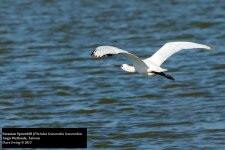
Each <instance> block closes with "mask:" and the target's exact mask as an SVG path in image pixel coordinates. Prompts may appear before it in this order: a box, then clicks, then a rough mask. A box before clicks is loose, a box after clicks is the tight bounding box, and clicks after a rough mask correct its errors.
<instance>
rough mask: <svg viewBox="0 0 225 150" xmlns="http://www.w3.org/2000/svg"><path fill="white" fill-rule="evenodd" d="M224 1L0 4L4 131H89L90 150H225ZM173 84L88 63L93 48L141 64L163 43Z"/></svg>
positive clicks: (9, 0)
mask: <svg viewBox="0 0 225 150" xmlns="http://www.w3.org/2000/svg"><path fill="white" fill-rule="evenodd" d="M224 12H225V3H224V2H223V1H222V0H198V1H194V0H190V1H185V0H181V1H178V0H168V1H158V0H153V1H145V0H140V1H135V0H130V1H120V0H114V1H110V0H106V1H102V0H98V1H89V0H66V1H59V0H58V1H56V0H39V1H30V0H23V1H22V0H21V1H13V0H0V87H1V90H0V114H1V115H0V120H1V127H46V128H48V127H49V128H52V127H87V128H88V149H98V148H102V149H191V150H192V149H204V150H206V149H208V150H212V149H221V150H223V149H225V120H224V118H225V74H224V71H225V63H224V62H225V61H224V58H225V51H224V40H225V32H224V29H225V19H224V18H225V13H224ZM170 41H191V42H197V43H202V44H208V45H213V46H214V50H213V51H208V50H197V49H193V50H186V51H181V52H179V53H177V54H175V55H174V56H172V57H171V58H170V59H169V60H167V61H166V62H165V63H164V64H163V66H162V67H163V68H166V69H168V74H170V75H172V76H173V77H174V78H175V79H176V81H171V80H168V79H165V78H162V77H160V76H155V77H151V78H148V77H144V76H141V75H139V74H129V73H126V72H123V71H122V70H120V69H119V68H115V67H111V66H109V64H122V63H128V64H130V62H129V61H127V60H126V59H125V58H123V57H122V56H114V57H111V58H103V59H99V60H95V59H92V58H91V56H90V54H91V52H92V51H93V50H94V49H95V48H96V47H97V46H99V45H112V46H116V47H119V48H122V49H126V50H129V52H132V53H134V54H136V55H137V56H139V57H141V58H147V57H149V56H151V55H152V54H154V52H155V51H156V50H158V49H159V48H160V47H161V46H162V45H163V44H164V43H166V42H170Z"/></svg>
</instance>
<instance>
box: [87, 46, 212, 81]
mask: <svg viewBox="0 0 225 150" xmlns="http://www.w3.org/2000/svg"><path fill="white" fill-rule="evenodd" d="M194 48H199V49H208V50H212V47H210V46H207V45H203V44H198V43H193V42H168V43H166V44H165V45H164V46H162V47H161V48H160V49H159V50H158V51H157V52H156V53H155V54H154V55H152V56H151V57H149V58H147V59H144V60H141V59H140V58H139V57H137V56H135V55H134V54H131V53H129V52H127V51H125V50H122V49H119V48H117V47H113V46H99V47H97V48H96V49H95V50H94V51H93V52H92V53H91V55H92V57H93V58H100V57H103V56H111V55H113V54H122V55H124V56H126V57H127V58H128V59H129V60H130V61H131V62H132V63H133V66H130V65H127V64H122V65H121V66H120V67H121V69H122V70H124V71H126V72H138V73H140V74H143V75H147V76H152V75H161V76H163V77H165V78H167V79H170V80H174V78H173V77H172V76H170V75H168V74H165V73H164V72H165V71H167V69H163V68H161V67H160V66H161V65H162V63H163V62H164V61H165V60H166V59H167V58H169V57H170V56H171V55H173V54H174V53H176V52H178V51H180V50H183V49H194Z"/></svg>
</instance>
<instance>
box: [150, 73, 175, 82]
mask: <svg viewBox="0 0 225 150" xmlns="http://www.w3.org/2000/svg"><path fill="white" fill-rule="evenodd" d="M152 73H155V74H157V75H160V76H163V77H165V78H167V79H170V80H173V81H174V80H175V79H174V78H173V77H172V76H171V75H168V74H165V73H163V72H155V71H153V72H152Z"/></svg>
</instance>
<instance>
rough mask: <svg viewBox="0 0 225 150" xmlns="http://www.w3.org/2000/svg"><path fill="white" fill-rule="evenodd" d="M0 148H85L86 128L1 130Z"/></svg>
mask: <svg viewBox="0 0 225 150" xmlns="http://www.w3.org/2000/svg"><path fill="white" fill-rule="evenodd" d="M2 148H87V128H2Z"/></svg>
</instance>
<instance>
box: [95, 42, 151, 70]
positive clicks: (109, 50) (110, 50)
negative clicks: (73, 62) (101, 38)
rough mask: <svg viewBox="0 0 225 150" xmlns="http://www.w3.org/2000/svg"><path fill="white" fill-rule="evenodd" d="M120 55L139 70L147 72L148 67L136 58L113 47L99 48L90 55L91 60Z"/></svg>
mask: <svg viewBox="0 0 225 150" xmlns="http://www.w3.org/2000/svg"><path fill="white" fill-rule="evenodd" d="M114 54H122V55H124V56H126V57H127V58H128V59H129V60H130V61H131V62H132V63H133V65H134V67H137V68H139V69H143V70H147V68H148V66H147V65H146V64H145V63H144V62H143V61H142V60H141V59H140V58H139V57H137V56H135V55H133V54H131V53H129V52H127V51H125V50H122V49H119V48H117V47H113V46H99V47H97V48H96V49H95V50H94V51H93V52H92V53H91V55H92V57H93V58H100V57H103V56H107V55H114Z"/></svg>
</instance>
